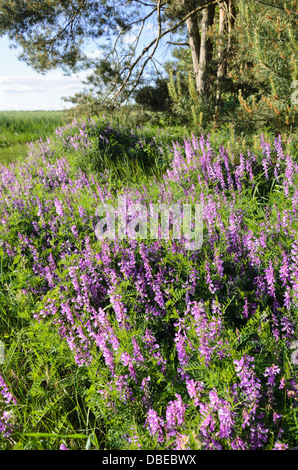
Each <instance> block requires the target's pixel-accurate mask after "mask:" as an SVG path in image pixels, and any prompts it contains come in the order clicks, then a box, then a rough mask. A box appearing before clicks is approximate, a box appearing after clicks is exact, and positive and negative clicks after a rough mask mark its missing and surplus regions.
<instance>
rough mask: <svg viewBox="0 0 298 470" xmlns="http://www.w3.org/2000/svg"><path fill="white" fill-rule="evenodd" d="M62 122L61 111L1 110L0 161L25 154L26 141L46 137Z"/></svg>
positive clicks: (11, 159)
mask: <svg viewBox="0 0 298 470" xmlns="http://www.w3.org/2000/svg"><path fill="white" fill-rule="evenodd" d="M63 122H64V113H63V111H1V112H0V161H1V162H2V163H4V162H10V161H15V159H16V158H17V157H18V158H20V156H22V157H23V158H24V157H25V156H26V155H27V152H28V147H27V145H26V144H27V143H29V142H32V141H34V140H37V139H40V138H41V139H46V138H47V137H49V135H50V134H51V133H52V132H54V130H55V129H56V128H57V127H58V126H59V125H61V124H62V123H63Z"/></svg>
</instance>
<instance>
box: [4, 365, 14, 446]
mask: <svg viewBox="0 0 298 470" xmlns="http://www.w3.org/2000/svg"><path fill="white" fill-rule="evenodd" d="M0 395H1V396H0V398H2V400H3V402H4V403H5V404H6V405H11V404H14V405H16V404H17V401H16V399H15V397H14V396H13V394H12V393H11V391H10V388H9V387H8V386H7V384H6V382H5V380H4V378H3V377H2V375H1V374H0ZM0 404H1V403H0ZM13 428H14V426H13V424H12V411H11V410H9V411H5V410H3V412H2V416H0V434H2V435H3V436H4V437H8V436H9V435H10V434H11V433H12V431H13Z"/></svg>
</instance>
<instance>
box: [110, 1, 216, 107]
mask: <svg viewBox="0 0 298 470" xmlns="http://www.w3.org/2000/svg"><path fill="white" fill-rule="evenodd" d="M215 3H218V0H212V1H210V0H209V1H207V2H205V3H204V4H203V5H200V6H198V7H197V8H195V9H194V10H192V11H191V12H189V13H187V14H186V15H185V16H184V17H183V18H182V19H181V20H179V21H178V22H177V23H176V24H174V25H173V26H171V27H170V28H168V29H166V30H165V31H163V32H162V26H161V15H160V8H161V0H159V1H158V3H157V18H158V34H157V37H156V38H155V39H153V40H152V41H151V42H150V43H149V44H148V45H147V46H146V47H145V48H144V49H143V51H142V52H141V54H139V56H138V57H137V58H136V60H135V61H134V62H133V63H132V64H131V66H130V67H129V70H128V73H127V76H126V78H125V79H124V81H123V82H122V84H121V86H120V88H119V90H118V91H117V92H116V93H115V94H114V95H113V96H112V98H111V100H112V101H113V100H115V99H116V98H117V96H118V95H119V94H120V93H121V92H122V90H123V89H124V87H125V86H126V85H127V83H128V81H129V79H130V77H131V74H132V72H133V69H134V68H135V67H136V66H137V64H138V63H139V62H140V61H141V59H142V58H143V57H144V55H145V54H146V53H147V52H148V51H149V50H150V49H151V47H153V51H152V52H151V54H150V56H149V57H147V59H146V60H145V62H144V63H143V65H142V67H141V70H140V71H139V73H138V78H137V80H136V82H135V84H134V86H133V88H132V90H131V91H130V92H129V94H128V96H130V95H131V93H132V92H133V90H134V89H135V88H136V86H137V85H138V84H139V82H140V79H141V76H142V74H143V71H144V68H145V67H146V65H147V63H148V62H149V60H151V59H152V57H153V55H154V54H155V52H156V49H157V47H158V44H159V42H160V40H161V39H162V38H163V37H164V36H166V35H167V34H169V33H171V32H173V31H175V30H176V29H178V28H179V26H181V25H182V24H183V23H185V22H186V20H187V19H188V18H190V17H191V16H193V15H195V14H196V13H198V12H199V11H202V10H204V8H206V7H208V6H209V5H213V4H215Z"/></svg>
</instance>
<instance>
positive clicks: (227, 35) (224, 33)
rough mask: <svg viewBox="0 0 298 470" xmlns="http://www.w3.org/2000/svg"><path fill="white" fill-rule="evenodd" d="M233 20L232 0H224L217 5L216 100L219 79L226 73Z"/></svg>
mask: <svg viewBox="0 0 298 470" xmlns="http://www.w3.org/2000/svg"><path fill="white" fill-rule="evenodd" d="M234 20H235V4H234V0H226V1H223V2H221V3H220V5H219V45H218V54H217V57H218V68H217V101H219V99H220V80H221V79H222V78H224V77H226V76H227V73H228V56H229V53H230V49H231V34H232V27H233V24H234Z"/></svg>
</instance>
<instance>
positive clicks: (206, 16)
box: [197, 5, 215, 94]
mask: <svg viewBox="0 0 298 470" xmlns="http://www.w3.org/2000/svg"><path fill="white" fill-rule="evenodd" d="M214 14H215V6H214V5H210V6H209V7H207V8H204V10H203V11H202V22H201V46H200V61H199V73H198V79H197V90H198V92H199V93H200V94H201V93H204V92H205V91H206V90H207V78H206V66H207V63H208V61H210V60H211V59H212V43H211V41H210V39H208V29H209V27H210V26H211V25H212V24H213V21H214Z"/></svg>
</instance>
